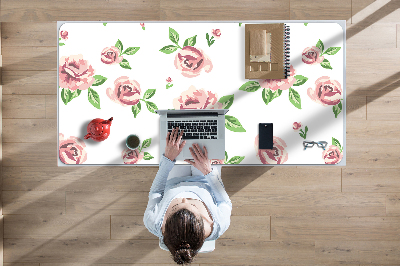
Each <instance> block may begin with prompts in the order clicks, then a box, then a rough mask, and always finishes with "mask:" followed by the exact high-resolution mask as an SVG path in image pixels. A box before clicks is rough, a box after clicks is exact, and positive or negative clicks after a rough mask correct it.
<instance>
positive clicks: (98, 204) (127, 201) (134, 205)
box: [66, 191, 149, 215]
mask: <svg viewBox="0 0 400 266" xmlns="http://www.w3.org/2000/svg"><path fill="white" fill-rule="evenodd" d="M148 196H149V193H148V192H103V191H102V192H68V191H67V192H66V206H67V207H66V208H67V213H68V214H94V213H96V214H97V213H99V214H107V215H143V214H144V212H145V210H146V207H147V202H148Z"/></svg>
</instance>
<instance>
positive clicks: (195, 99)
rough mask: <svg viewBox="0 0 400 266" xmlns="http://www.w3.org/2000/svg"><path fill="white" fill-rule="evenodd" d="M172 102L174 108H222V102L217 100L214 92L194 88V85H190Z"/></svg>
mask: <svg viewBox="0 0 400 266" xmlns="http://www.w3.org/2000/svg"><path fill="white" fill-rule="evenodd" d="M172 103H173V105H174V108H175V109H176V110H180V109H222V103H220V102H218V97H217V95H216V94H214V93H212V92H211V91H205V90H204V89H196V88H195V87H194V86H190V88H189V89H188V90H187V91H184V92H182V93H181V95H180V96H179V97H178V98H175V99H174V100H173V102H172Z"/></svg>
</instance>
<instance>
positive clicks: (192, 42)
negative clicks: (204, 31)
mask: <svg viewBox="0 0 400 266" xmlns="http://www.w3.org/2000/svg"><path fill="white" fill-rule="evenodd" d="M196 37H197V35H194V36H193V37H190V38H187V39H186V40H185V42H184V43H183V46H195V45H196Z"/></svg>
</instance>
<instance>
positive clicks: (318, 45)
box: [316, 39, 324, 53]
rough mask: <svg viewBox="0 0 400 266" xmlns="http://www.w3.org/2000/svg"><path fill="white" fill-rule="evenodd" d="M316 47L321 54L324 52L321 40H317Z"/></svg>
mask: <svg viewBox="0 0 400 266" xmlns="http://www.w3.org/2000/svg"><path fill="white" fill-rule="evenodd" d="M316 46H317V47H318V48H319V49H320V50H321V53H322V52H323V51H324V43H323V42H322V41H321V39H319V40H318V42H317V45H316Z"/></svg>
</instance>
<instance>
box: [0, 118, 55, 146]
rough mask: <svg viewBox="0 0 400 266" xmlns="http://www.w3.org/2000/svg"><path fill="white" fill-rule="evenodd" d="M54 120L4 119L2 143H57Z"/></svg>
mask: <svg viewBox="0 0 400 266" xmlns="http://www.w3.org/2000/svg"><path fill="white" fill-rule="evenodd" d="M56 136H57V120H56V119H4V120H3V142H49V141H51V142H54V143H57V138H56Z"/></svg>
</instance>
